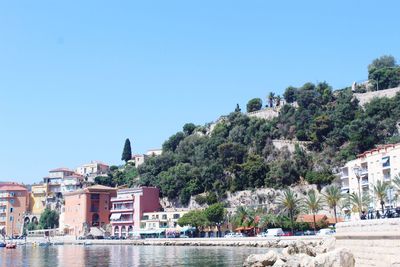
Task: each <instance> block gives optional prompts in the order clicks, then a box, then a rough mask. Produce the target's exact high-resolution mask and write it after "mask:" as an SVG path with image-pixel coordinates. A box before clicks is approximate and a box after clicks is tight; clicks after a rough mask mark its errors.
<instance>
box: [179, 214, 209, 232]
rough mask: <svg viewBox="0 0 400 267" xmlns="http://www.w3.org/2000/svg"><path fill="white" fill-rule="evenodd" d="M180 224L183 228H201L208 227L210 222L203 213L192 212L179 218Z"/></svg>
mask: <svg viewBox="0 0 400 267" xmlns="http://www.w3.org/2000/svg"><path fill="white" fill-rule="evenodd" d="M178 224H179V226H181V227H184V226H192V227H196V228H199V227H202V226H207V225H208V224H209V221H208V220H207V217H206V215H205V213H204V212H203V211H200V210H191V211H189V212H188V213H186V214H184V215H183V216H182V217H181V218H179V220H178Z"/></svg>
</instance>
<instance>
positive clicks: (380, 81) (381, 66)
mask: <svg viewBox="0 0 400 267" xmlns="http://www.w3.org/2000/svg"><path fill="white" fill-rule="evenodd" d="M368 79H370V80H372V85H373V88H377V90H383V89H388V88H393V87H397V86H398V85H399V84H400V67H399V66H398V65H397V64H396V59H395V58H394V57H393V56H387V55H385V56H381V57H380V58H377V59H374V61H372V63H371V64H370V65H369V66H368Z"/></svg>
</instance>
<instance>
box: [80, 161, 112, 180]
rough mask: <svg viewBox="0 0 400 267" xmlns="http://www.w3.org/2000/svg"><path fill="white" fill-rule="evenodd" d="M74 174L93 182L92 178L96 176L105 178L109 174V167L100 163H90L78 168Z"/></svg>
mask: <svg viewBox="0 0 400 267" xmlns="http://www.w3.org/2000/svg"><path fill="white" fill-rule="evenodd" d="M76 172H77V173H78V174H79V175H82V176H83V177H84V178H85V180H86V181H88V182H94V178H96V177H97V176H107V175H108V174H109V173H110V166H108V165H107V164H105V163H103V162H100V161H91V162H90V163H87V164H83V165H82V166H79V167H78V168H77V169H76Z"/></svg>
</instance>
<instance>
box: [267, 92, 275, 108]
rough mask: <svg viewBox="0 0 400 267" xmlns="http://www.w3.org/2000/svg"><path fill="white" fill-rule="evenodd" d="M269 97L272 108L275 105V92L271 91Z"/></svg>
mask: <svg viewBox="0 0 400 267" xmlns="http://www.w3.org/2000/svg"><path fill="white" fill-rule="evenodd" d="M267 98H268V103H269V107H270V108H272V107H273V106H274V100H275V93H273V92H270V93H269V95H268V97H267Z"/></svg>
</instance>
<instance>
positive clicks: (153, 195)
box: [110, 187, 160, 236]
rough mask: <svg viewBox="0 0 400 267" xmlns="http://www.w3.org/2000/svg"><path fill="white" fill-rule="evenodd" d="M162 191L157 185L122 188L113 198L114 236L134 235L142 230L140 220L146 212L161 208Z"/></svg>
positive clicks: (111, 218) (112, 222) (112, 219)
mask: <svg viewBox="0 0 400 267" xmlns="http://www.w3.org/2000/svg"><path fill="white" fill-rule="evenodd" d="M159 195H160V191H159V189H158V188H155V187H139V188H128V189H120V190H118V192H117V197H114V198H112V199H111V203H112V210H111V217H110V220H111V225H112V234H113V235H114V236H128V235H130V236H132V235H133V232H134V231H139V230H140V220H141V218H142V216H143V213H145V212H154V211H159V210H160V201H159Z"/></svg>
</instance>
